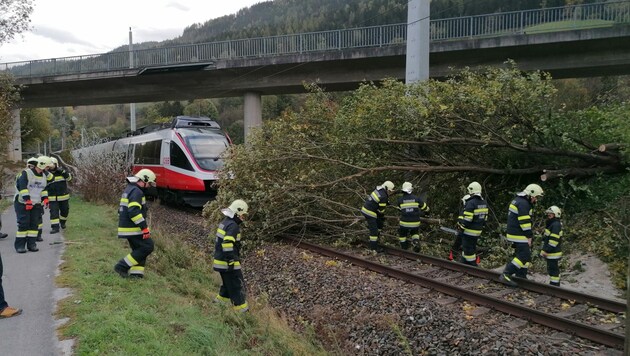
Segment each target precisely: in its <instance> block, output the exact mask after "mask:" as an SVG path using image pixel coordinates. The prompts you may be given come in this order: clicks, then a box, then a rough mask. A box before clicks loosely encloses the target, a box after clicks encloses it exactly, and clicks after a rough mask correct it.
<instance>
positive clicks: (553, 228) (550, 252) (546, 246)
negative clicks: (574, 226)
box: [542, 217, 562, 259]
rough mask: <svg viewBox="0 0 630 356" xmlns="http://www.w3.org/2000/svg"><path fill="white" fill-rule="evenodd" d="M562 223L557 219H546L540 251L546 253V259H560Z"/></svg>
mask: <svg viewBox="0 0 630 356" xmlns="http://www.w3.org/2000/svg"><path fill="white" fill-rule="evenodd" d="M561 239H562V223H561V222H560V220H558V218H555V217H554V218H553V219H547V224H546V227H545V234H544V237H543V248H542V250H543V251H545V252H546V253H547V258H549V259H553V258H560V257H561V256H562V250H561V248H560V245H561V243H562V241H561Z"/></svg>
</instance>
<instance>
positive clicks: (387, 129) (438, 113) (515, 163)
mask: <svg viewBox="0 0 630 356" xmlns="http://www.w3.org/2000/svg"><path fill="white" fill-rule="evenodd" d="M555 91H556V90H555V88H554V86H553V85H552V82H551V80H550V79H548V78H546V77H545V76H543V75H541V74H540V73H531V74H523V73H522V72H521V71H519V70H518V69H517V68H516V67H515V66H514V65H509V66H508V67H507V68H503V69H497V68H495V69H487V70H485V71H481V72H473V71H470V70H464V71H462V72H460V73H459V74H457V75H455V76H453V77H452V78H449V79H448V80H446V81H433V80H430V81H427V82H425V83H419V84H416V85H413V86H406V85H404V84H402V83H399V82H397V81H394V80H389V81H385V82H384V83H383V84H382V85H381V86H375V85H372V84H369V83H366V84H364V85H362V86H361V87H360V88H359V89H358V90H356V91H355V92H353V93H351V94H350V95H348V96H347V97H345V98H344V99H343V100H342V101H341V102H337V101H335V100H332V98H331V95H330V94H329V93H325V92H323V91H321V90H319V89H318V88H317V87H316V86H313V87H311V94H310V95H309V96H308V99H307V103H306V104H305V105H304V107H303V108H302V110H301V111H299V112H293V111H287V112H285V113H284V114H283V115H282V116H281V117H280V118H279V119H277V120H274V121H267V122H265V123H264V125H263V128H262V129H260V130H258V131H255V132H254V134H253V135H252V136H251V137H249V138H248V144H247V145H245V146H234V147H232V148H231V149H230V151H229V153H228V156H229V159H228V160H227V163H226V167H225V172H224V176H223V178H222V180H221V187H222V189H221V190H220V191H219V195H218V197H217V200H216V201H215V202H212V203H210V204H209V206H207V208H206V209H207V210H206V212H207V214H209V213H211V212H216V211H218V209H217V208H218V207H222V206H227V204H229V202H230V201H231V200H233V199H235V198H242V199H245V200H246V201H247V202H248V203H249V204H250V208H251V210H252V212H253V213H252V214H251V217H250V222H249V224H251V226H250V227H249V228H248V238H252V239H272V238H274V237H278V236H283V235H292V236H302V237H304V238H309V239H327V240H336V241H346V242H350V241H352V240H355V239H358V238H360V239H364V238H365V235H366V233H367V232H366V228H365V226H364V221H363V217H362V215H361V214H360V212H359V209H360V207H361V206H362V203H363V201H364V199H365V198H366V197H367V195H368V194H369V193H370V192H371V191H372V190H373V189H374V187H375V186H377V185H379V184H381V183H382V182H383V181H384V180H392V181H393V182H394V183H395V184H396V186H397V187H400V185H401V184H402V182H404V181H410V182H412V183H414V186H416V187H417V188H416V192H418V193H420V192H422V191H424V192H427V197H428V198H427V200H428V203H429V205H430V206H431V209H432V212H433V215H432V217H440V218H442V223H445V224H447V225H448V224H453V223H454V219H455V215H456V213H457V211H458V204H459V197H460V196H462V195H464V194H465V191H464V188H465V186H466V185H467V184H468V183H470V181H473V180H476V181H479V182H481V183H482V185H483V187H484V196H485V197H486V199H487V200H488V201H489V203H490V206H491V217H490V222H489V227H488V229H487V231H488V232H489V234H488V235H487V236H486V237H484V240H485V241H484V244H486V245H487V246H492V247H493V248H498V249H497V250H495V251H494V254H498V255H500V254H502V253H504V254H507V253H508V249H507V248H502V247H500V246H501V245H500V243H499V234H500V233H502V229H503V224H504V220H505V213H506V211H507V205H508V204H509V201H510V200H511V199H512V198H513V196H514V194H515V193H517V192H519V191H521V190H522V189H523V188H524V187H525V185H527V184H529V183H532V182H537V181H539V179H540V173H542V172H543V170H544V169H549V170H558V171H564V170H565V169H568V168H571V167H578V168H579V169H582V168H587V167H591V168H593V167H595V168H597V167H608V165H609V164H610V165H611V166H612V167H615V172H617V173H615V175H613V176H606V177H604V176H602V175H601V174H600V175H598V174H595V175H590V176H579V175H578V176H576V177H573V178H572V177H571V175H568V174H567V175H565V177H564V178H560V179H555V180H553V179H550V180H548V181H546V182H544V183H541V185H542V186H543V188H544V189H545V191H546V197H545V201H544V203H543V204H545V205H553V204H556V205H560V206H562V207H563V208H565V209H569V210H568V213H567V216H569V217H571V216H576V217H577V216H578V214H579V213H581V212H588V211H591V205H590V204H584V202H585V201H593V202H595V201H596V200H598V199H599V200H601V201H602V202H604V206H608V204H609V203H608V204H607V203H605V199H606V198H605V197H604V196H603V195H602V196H600V195H599V194H600V192H598V191H596V190H592V191H591V190H590V187H593V188H596V187H600V186H601V184H602V182H604V181H606V180H608V181H611V179H613V180H618V179H619V183H616V184H614V187H611V191H610V194H611V195H615V194H618V193H620V192H619V191H620V190H622V191H623V190H625V191H627V189H628V188H627V186H625V187H624V184H623V183H622V181H624V180H626V179H627V176H628V174H627V167H628V161H627V160H624V159H621V158H619V157H616V158H610V157H608V156H606V155H599V154H593V153H592V152H591V151H592V148H591V147H586V146H585V145H584V144H583V142H586V141H590V142H592V145H593V146H594V147H597V146H598V145H599V144H602V143H607V142H610V141H609V140H610V139H614V140H617V139H618V140H626V141H620V142H627V139H626V138H627V136H626V135H627V130H628V129H627V125H625V126H624V125H623V120H622V118H623V117H624V113H626V116H627V113H629V112H630V107H629V106H628V105H626V104H620V105H616V106H610V107H601V108H590V109H588V110H582V111H577V112H564V111H563V110H558V109H555V108H554V106H553V99H554V96H555ZM616 118H619V119H616ZM578 123H579V125H578ZM228 172H229V173H228ZM611 177H612V178H611ZM586 195H588V196H589V198H588V199H586V197H585V196H586ZM585 199H586V200H585ZM610 201H611V200H608V202H610ZM545 208H546V206H543V205H542V204H539V206H537V207H536V212H535V214H534V215H535V216H536V221H535V223H536V226H538V227H540V226H544V225H543V223H544V217H543V211H544V209H545ZM387 214H388V218H389V224H388V226H387V227H386V230H385V238H386V239H388V238H389V239H390V241H392V242H395V241H396V239H395V236H396V226H397V224H396V222H397V214H396V211H395V210H393V209H392V210H391V211H388V213H387ZM216 220H217V219H216V217H214V218H213V221H216ZM569 220H570V221H571V224H573V223H574V222H579V218H576V220H575V221H574V220H571V219H569ZM604 233H606V234H608V233H609V231H606V230H602V231H593V234H592V235H589V236H583V238H585V239H589V240H593V241H594V240H596V239H598V238H601V237H602V234H604ZM431 235H432V236H434V234H431ZM613 236H614V235H613ZM614 238H615V239H617V240H618V239H619V236H618V235H617V236H616V237H614ZM433 242H436V241H433ZM433 242H431V243H433ZM449 243H450V241H449ZM435 249H436V250H439V249H445V245H441V246H439V245H438V246H435ZM499 259H500V260H501V261H502V262H505V259H502V258H499Z"/></svg>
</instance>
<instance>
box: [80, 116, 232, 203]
mask: <svg viewBox="0 0 630 356" xmlns="http://www.w3.org/2000/svg"><path fill="white" fill-rule="evenodd" d="M160 128H161V127H157V128H156V127H154V129H155V131H153V132H148V131H150V129H151V127H146V128H143V129H142V130H140V133H141V134H139V135H135V136H129V137H125V138H121V139H118V140H115V141H109V142H105V143H101V144H98V145H94V146H90V147H86V148H82V149H78V150H75V151H73V152H72V153H73V156H74V158H75V160H81V159H82V158H83V156H84V155H86V154H88V153H98V152H126V157H127V160H128V162H129V163H131V166H132V170H133V173H135V172H137V171H139V170H140V169H143V168H149V169H151V170H152V171H153V172H155V175H156V176H157V190H158V196H159V198H160V199H161V200H162V201H165V202H172V203H179V204H186V205H190V206H193V207H201V206H203V205H204V204H205V203H206V202H207V201H208V200H210V199H212V198H214V196H215V195H216V187H215V184H214V183H215V182H216V181H217V180H218V178H219V177H218V172H219V170H221V168H223V160H222V159H221V155H222V154H223V152H224V151H225V150H226V149H227V148H228V146H229V145H230V144H231V141H230V138H229V136H228V135H227V134H226V133H224V132H223V131H222V130H221V128H220V126H219V124H218V123H216V122H215V121H213V120H211V119H209V118H207V117H190V116H178V117H176V118H174V119H173V121H172V123H171V126H170V127H169V128H163V129H160ZM143 132H146V133H143Z"/></svg>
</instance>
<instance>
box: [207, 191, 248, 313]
mask: <svg viewBox="0 0 630 356" xmlns="http://www.w3.org/2000/svg"><path fill="white" fill-rule="evenodd" d="M247 211H248V206H247V203H246V202H245V201H243V200H241V199H237V200H235V201H233V202H232V204H230V206H229V207H228V208H226V209H221V213H222V214H223V215H225V218H224V219H223V221H221V223H220V224H219V227H218V228H217V233H216V239H215V243H214V263H213V268H214V270H215V271H217V272H219V274H220V275H221V281H222V284H221V287H220V289H219V294H217V296H216V300H217V301H219V302H231V303H232V305H233V308H234V310H235V311H238V312H246V311H247V310H248V309H249V306H248V305H247V299H246V291H245V283H244V280H243V273H242V272H241V259H240V252H241V251H240V250H241V228H240V224H241V223H242V222H243V219H245V215H246V214H247Z"/></svg>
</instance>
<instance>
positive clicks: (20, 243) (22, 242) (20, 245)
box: [13, 237, 26, 253]
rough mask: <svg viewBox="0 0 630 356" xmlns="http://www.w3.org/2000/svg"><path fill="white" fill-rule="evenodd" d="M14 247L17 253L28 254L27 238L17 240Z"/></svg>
mask: <svg viewBox="0 0 630 356" xmlns="http://www.w3.org/2000/svg"><path fill="white" fill-rule="evenodd" d="M13 246H14V247H15V251H16V252H17V253H26V238H25V237H20V238H17V237H16V238H15V243H14V244H13Z"/></svg>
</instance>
